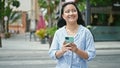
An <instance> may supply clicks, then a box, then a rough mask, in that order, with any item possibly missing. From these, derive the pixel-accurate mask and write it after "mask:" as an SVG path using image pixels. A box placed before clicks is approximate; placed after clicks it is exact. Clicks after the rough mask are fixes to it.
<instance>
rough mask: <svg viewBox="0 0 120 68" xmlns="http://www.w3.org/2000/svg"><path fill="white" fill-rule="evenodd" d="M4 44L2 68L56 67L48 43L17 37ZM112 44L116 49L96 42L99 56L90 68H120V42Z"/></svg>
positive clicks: (1, 52) (0, 62)
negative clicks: (50, 55) (49, 52)
mask: <svg viewBox="0 0 120 68" xmlns="http://www.w3.org/2000/svg"><path fill="white" fill-rule="evenodd" d="M2 43H3V47H2V48H0V68H54V67H55V65H56V62H55V61H54V60H52V59H51V58H50V57H49V56H48V50H49V44H48V43H46V44H40V42H38V41H29V39H28V40H27V41H25V38H24V35H17V36H14V37H12V38H10V39H7V40H6V39H2ZM13 43H14V44H13ZM112 43H114V47H113V46H111V47H109V48H108V47H107V46H110V45H109V44H111V43H109V42H95V44H96V49H97V50H96V51H97V55H96V57H95V59H94V60H92V61H90V62H89V63H88V64H89V68H119V67H120V64H119V63H120V58H119V57H120V48H119V46H118V47H117V46H116V45H119V44H120V42H112ZM107 44H108V45H107ZM100 46H102V47H100ZM103 46H104V47H103ZM115 46H116V47H115ZM112 47H113V49H112Z"/></svg>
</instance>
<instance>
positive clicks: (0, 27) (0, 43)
mask: <svg viewBox="0 0 120 68" xmlns="http://www.w3.org/2000/svg"><path fill="white" fill-rule="evenodd" d="M2 24H3V20H1V19H0V48H1V47H2V39H1V33H2Z"/></svg>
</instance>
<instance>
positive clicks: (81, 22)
mask: <svg viewBox="0 0 120 68" xmlns="http://www.w3.org/2000/svg"><path fill="white" fill-rule="evenodd" d="M68 4H72V5H74V6H75V8H76V9H77V12H78V20H77V24H79V25H83V26H85V23H84V21H83V19H82V15H81V12H80V11H79V9H78V7H77V5H76V4H75V3H74V2H67V3H64V4H63V5H62V9H61V17H60V18H59V20H58V23H57V26H58V28H60V27H62V26H64V25H66V21H65V20H64V18H63V17H62V14H63V12H64V8H65V6H67V5H68Z"/></svg>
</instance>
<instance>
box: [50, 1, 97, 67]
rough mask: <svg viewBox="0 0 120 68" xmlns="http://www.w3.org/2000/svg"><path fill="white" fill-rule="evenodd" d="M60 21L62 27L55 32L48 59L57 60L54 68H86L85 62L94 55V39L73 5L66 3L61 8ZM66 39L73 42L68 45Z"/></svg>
mask: <svg viewBox="0 0 120 68" xmlns="http://www.w3.org/2000/svg"><path fill="white" fill-rule="evenodd" d="M61 20H62V21H61V22H60V23H62V24H64V25H63V26H62V27H61V28H59V29H58V30H57V31H56V33H55V35H54V38H53V41H52V44H51V47H50V50H49V55H50V57H51V58H52V59H55V60H57V65H56V68H88V65H87V61H89V60H91V59H93V58H94V57H95V55H96V50H95V46H94V39H93V36H92V34H91V32H90V31H89V30H88V29H87V28H85V27H84V21H83V20H82V16H81V13H80V11H79V9H78V8H77V6H76V5H75V3H73V2H67V3H65V4H64V5H63V6H62V9H61ZM66 37H68V38H69V40H70V41H71V38H72V40H73V41H72V42H69V44H68V43H67V42H66ZM68 38H67V39H68Z"/></svg>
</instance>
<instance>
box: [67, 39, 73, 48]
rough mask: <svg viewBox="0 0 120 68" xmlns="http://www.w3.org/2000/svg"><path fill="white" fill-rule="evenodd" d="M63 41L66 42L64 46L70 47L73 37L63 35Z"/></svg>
mask: <svg viewBox="0 0 120 68" xmlns="http://www.w3.org/2000/svg"><path fill="white" fill-rule="evenodd" d="M65 42H66V45H67V46H66V47H70V45H69V44H70V43H73V42H74V38H73V37H65Z"/></svg>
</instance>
